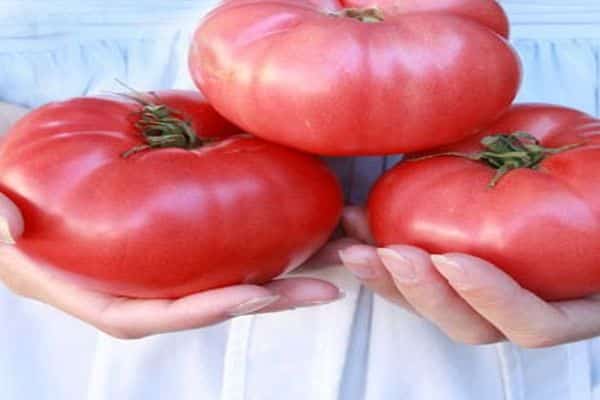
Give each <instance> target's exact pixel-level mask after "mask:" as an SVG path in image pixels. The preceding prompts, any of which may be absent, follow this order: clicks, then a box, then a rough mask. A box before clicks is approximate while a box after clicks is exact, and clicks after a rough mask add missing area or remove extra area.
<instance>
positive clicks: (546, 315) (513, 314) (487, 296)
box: [432, 254, 600, 348]
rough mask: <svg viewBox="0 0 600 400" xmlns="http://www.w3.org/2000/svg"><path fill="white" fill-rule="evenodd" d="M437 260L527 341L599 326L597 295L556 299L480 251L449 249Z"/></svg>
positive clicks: (467, 293) (459, 288) (480, 305)
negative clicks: (518, 279)
mask: <svg viewBox="0 0 600 400" xmlns="http://www.w3.org/2000/svg"><path fill="white" fill-rule="evenodd" d="M432 260H433V262H434V263H435V266H436V268H437V270H438V271H439V272H440V273H441V274H442V275H443V276H444V277H445V278H446V279H447V281H448V282H449V283H450V285H451V286H452V287H453V288H454V290H456V292H457V293H458V294H459V295H460V296H461V297H462V298H463V299H464V300H465V301H466V302H467V303H468V304H469V305H470V306H471V307H473V309H475V310H476V311H477V312H478V313H479V314H480V315H482V316H483V317H485V318H486V319H487V320H488V321H490V322H491V323H492V324H493V325H494V326H496V328H497V329H498V330H500V331H501V332H502V333H503V334H504V335H505V336H506V337H507V338H508V339H510V340H511V341H513V342H514V343H517V344H519V345H521V346H523V347H532V348H536V347H546V346H552V345H555V344H559V343H564V342H566V341H572V340H578V339H580V338H584V337H589V336H593V335H594V334H596V333H598V332H600V322H599V319H598V317H597V316H598V315H599V314H598V312H599V311H600V305H599V304H598V302H597V301H595V300H589V301H576V302H565V303H557V305H552V304H549V303H546V302H545V301H543V300H542V299H540V298H539V297H537V296H535V295H534V294H533V293H531V292H529V291H527V290H525V289H523V288H522V287H521V286H519V285H518V284H517V283H516V282H515V281H514V280H513V279H512V278H511V277H509V276H508V275H507V274H506V273H504V272H503V271H502V270H500V269H499V268H496V267H495V266H493V265H492V264H490V263H488V262H486V261H483V260H481V259H478V258H476V257H472V256H469V255H465V254H445V255H443V256H433V257H432ZM586 316H587V317H588V318H586Z"/></svg>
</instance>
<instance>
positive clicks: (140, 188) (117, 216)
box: [0, 91, 342, 298]
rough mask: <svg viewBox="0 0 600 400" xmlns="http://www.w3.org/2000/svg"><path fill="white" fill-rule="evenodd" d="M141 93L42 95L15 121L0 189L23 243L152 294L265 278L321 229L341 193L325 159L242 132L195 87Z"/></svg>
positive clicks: (108, 285) (111, 283) (306, 249)
mask: <svg viewBox="0 0 600 400" xmlns="http://www.w3.org/2000/svg"><path fill="white" fill-rule="evenodd" d="M145 98H146V100H145V101H144V102H145V104H140V103H137V102H135V101H131V100H128V99H125V98H77V99H73V100H69V101H66V102H61V103H54V104H49V105H46V106H44V107H42V108H40V109H38V110H36V111H34V112H32V113H30V114H29V115H28V116H26V117H24V118H23V119H22V120H21V121H20V122H18V123H17V124H16V125H15V126H14V127H13V128H12V129H11V131H10V132H9V134H8V137H7V140H6V141H5V142H4V144H3V146H2V148H1V149H0V192H2V193H5V194H6V195H7V196H9V198H11V199H12V200H13V201H14V202H15V203H16V204H17V205H18V206H19V207H20V209H21V210H22V212H23V214H24V218H25V234H24V235H23V237H22V238H21V239H20V240H19V241H18V243H17V245H18V246H19V247H20V248H21V249H22V250H23V251H24V252H26V253H27V254H29V255H31V256H32V257H37V258H39V259H42V260H44V261H46V262H48V263H49V264H50V265H53V266H55V268H58V269H57V271H62V272H66V273H67V275H68V276H71V277H74V278H77V279H78V280H79V281H81V282H82V283H83V284H85V285H88V286H90V287H92V288H95V289H98V290H101V291H105V292H110V293H112V294H119V295H125V296H131V297H152V298H154V297H179V296H181V295H185V294H188V293H194V292H198V291H202V290H205V289H209V288H214V287H219V286H225V285H231V284H237V283H242V282H252V283H260V282H265V281H267V280H269V279H272V278H273V277H275V276H277V275H279V274H280V273H282V271H284V270H286V269H288V268H293V267H295V266H298V265H299V264H300V263H302V262H303V261H304V260H306V258H307V257H309V256H310V255H311V253H313V252H314V251H315V250H317V249H318V248H319V247H320V246H321V245H322V244H323V243H324V242H325V241H326V240H327V238H328V236H329V235H330V234H331V232H332V230H333V229H334V228H335V225H336V223H337V220H338V217H339V215H340V212H341V207H342V196H341V193H340V188H339V185H338V183H337V180H336V178H335V177H334V175H332V173H331V172H330V171H329V170H328V169H327V168H326V167H325V166H324V165H323V164H322V163H321V161H319V160H317V159H315V158H313V157H312V156H309V155H305V154H302V153H299V152H296V151H294V150H290V149H287V148H284V147H281V146H279V145H276V144H272V143H268V142H265V141H263V140H260V139H256V138H252V137H249V136H247V135H239V134H238V133H239V131H238V129H237V128H235V127H234V126H233V125H231V124H229V123H228V122H226V121H225V120H224V119H223V118H222V117H220V116H219V115H218V114H217V113H216V112H215V111H214V110H213V109H212V108H211V107H210V106H209V105H208V104H207V103H206V102H205V101H204V100H203V99H202V98H201V97H200V96H199V95H198V94H195V93H192V92H178V91H168V92H159V93H158V94H156V95H155V96H146V97H145ZM163 105H164V106H163ZM165 106H166V107H165ZM186 121H187V122H186ZM194 132H196V134H197V136H195V135H194ZM209 137H212V139H211V140H207V138H209ZM148 143H151V144H152V145H153V146H155V147H156V148H147V144H148ZM170 146H175V147H170Z"/></svg>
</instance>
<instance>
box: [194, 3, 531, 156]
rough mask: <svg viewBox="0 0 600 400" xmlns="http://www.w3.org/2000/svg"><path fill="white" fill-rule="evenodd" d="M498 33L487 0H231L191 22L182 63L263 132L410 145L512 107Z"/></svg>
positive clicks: (322, 150)
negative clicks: (187, 56) (185, 58)
mask: <svg viewBox="0 0 600 400" xmlns="http://www.w3.org/2000/svg"><path fill="white" fill-rule="evenodd" d="M367 6H368V7H367ZM365 7H367V8H365ZM369 7H370V8H369ZM507 35H508V22H507V19H506V15H505V14H504V12H503V11H502V8H501V7H500V6H499V5H498V3H496V2H495V1H494V0H375V1H368V2H367V1H366V0H350V1H344V2H343V3H342V2H337V1H333V0H314V1H312V2H310V1H307V0H278V1H276V2H273V1H265V0H228V1H225V2H224V3H222V5H221V6H220V7H218V8H216V9H215V10H214V11H212V12H211V13H210V14H209V15H207V16H206V18H205V19H204V20H203V22H202V23H201V25H200V26H199V28H198V30H197V32H196V34H195V38H194V40H193V44H192V47H191V52H190V60H189V64H190V70H191V74H192V76H193V78H194V80H195V82H196V84H197V85H198V87H199V88H200V89H201V90H202V92H203V93H204V94H205V95H206V96H207V98H208V100H209V101H210V102H211V104H213V105H214V107H215V108H216V109H217V110H218V111H219V112H220V113H221V114H222V115H224V116H225V117H227V118H228V119H230V120H232V121H234V122H235V123H236V124H238V125H239V126H241V127H242V128H244V129H245V130H247V131H248V132H251V133H253V134H255V135H258V136H261V137H263V138H265V139H268V140H271V141H274V142H277V143H281V144H285V145H288V146H291V147H295V148H298V149H302V150H305V151H309V152H313V153H317V154H323V155H358V154H360V155H369V154H373V155H374V154H390V153H398V152H412V151H420V150H424V149H430V148H433V147H437V146H440V145H443V144H447V143H453V142H456V141H458V140H461V139H463V138H465V137H467V136H469V135H472V134H474V133H475V132H476V131H477V130H478V128H481V127H484V126H487V125H488V124H489V123H491V122H492V121H493V120H495V119H496V118H498V117H499V115H500V114H501V113H503V112H505V111H506V110H507V109H508V108H509V106H510V104H511V102H512V100H513V99H514V96H515V94H516V92H517V89H518V86H519V83H520V62H519V59H518V56H517V55H516V54H515V52H514V51H513V50H512V48H511V47H510V45H509V44H508V43H507V41H506V40H505V39H506V37H507Z"/></svg>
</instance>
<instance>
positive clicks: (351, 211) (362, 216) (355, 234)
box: [342, 206, 375, 244]
mask: <svg viewBox="0 0 600 400" xmlns="http://www.w3.org/2000/svg"><path fill="white" fill-rule="evenodd" d="M342 227H343V228H344V232H346V235H348V236H349V237H351V238H354V239H358V240H360V241H361V242H363V243H367V244H374V243H375V239H373V235H371V229H370V228H369V221H368V219H367V213H366V211H365V209H364V208H363V207H356V206H348V207H346V208H344V213H343V215H342Z"/></svg>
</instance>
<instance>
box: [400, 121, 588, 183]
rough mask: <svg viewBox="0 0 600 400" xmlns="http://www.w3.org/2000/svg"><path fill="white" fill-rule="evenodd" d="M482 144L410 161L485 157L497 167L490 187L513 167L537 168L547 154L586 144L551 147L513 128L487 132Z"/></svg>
mask: <svg viewBox="0 0 600 400" xmlns="http://www.w3.org/2000/svg"><path fill="white" fill-rule="evenodd" d="M481 145H482V146H483V148H484V149H485V150H484V151H480V152H474V153H461V152H445V153H439V154H432V155H429V156H424V157H418V158H414V159H411V161H418V160H423V159H428V158H434V157H441V156H453V157H462V158H467V159H469V160H473V161H482V162H485V163H486V164H487V165H489V166H490V167H492V168H494V169H495V170H496V175H495V176H494V178H493V179H492V180H491V181H490V183H489V184H488V187H490V188H493V187H495V186H496V185H497V184H498V182H499V181H500V179H502V177H504V175H506V174H507V173H508V172H510V171H512V170H513V169H518V168H531V169H537V168H538V167H539V166H540V164H541V163H542V161H544V159H545V158H546V157H547V156H549V155H553V154H559V153H562V152H565V151H568V150H572V149H575V148H577V147H580V146H583V145H584V143H575V144H570V145H566V146H562V147H557V148H549V147H544V146H542V145H541V144H540V141H539V140H538V139H537V138H536V137H535V136H533V135H530V134H529V133H526V132H514V133H512V134H496V135H490V136H485V137H484V138H483V139H481Z"/></svg>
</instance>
